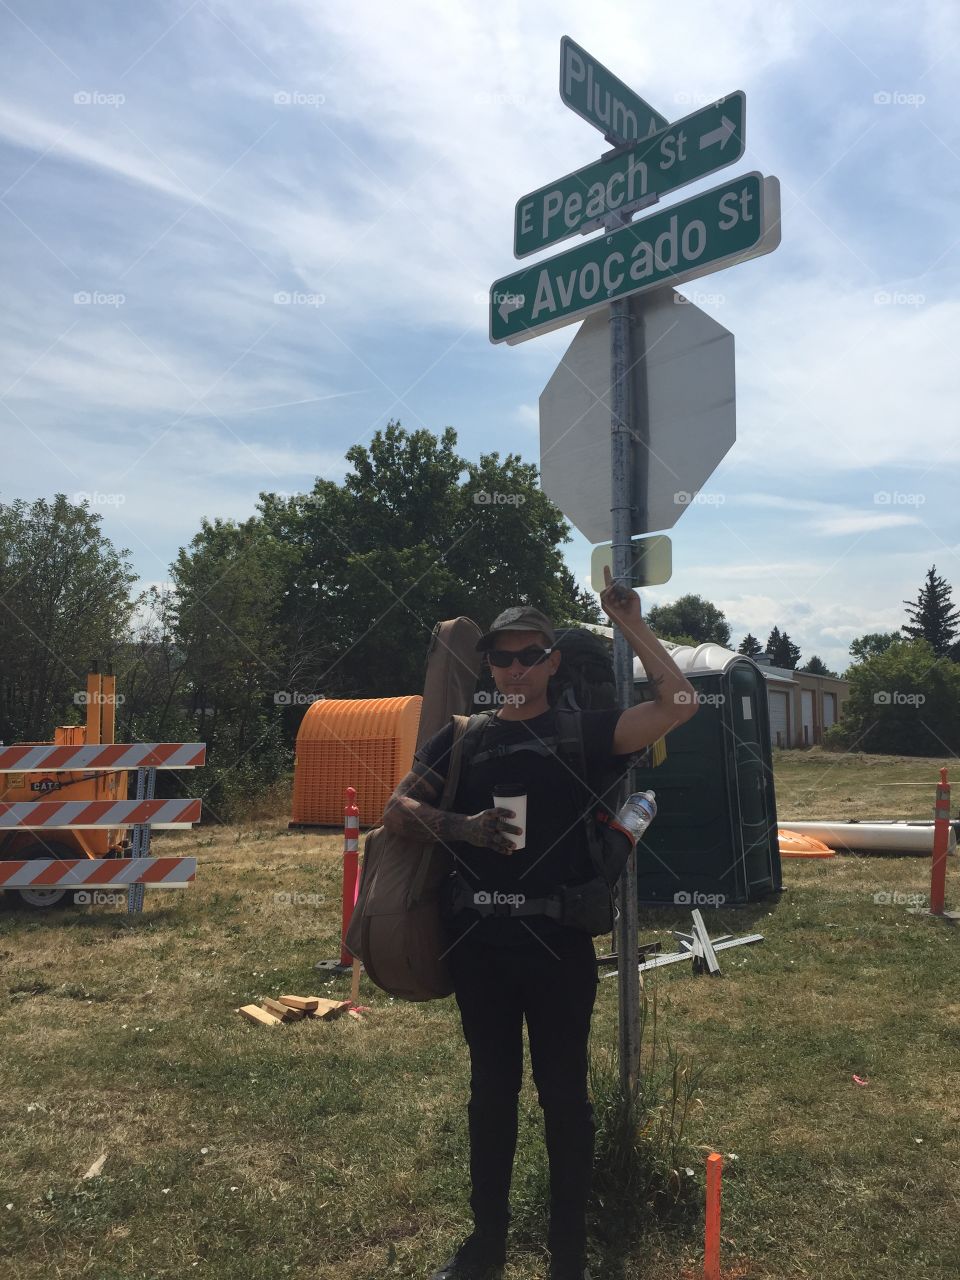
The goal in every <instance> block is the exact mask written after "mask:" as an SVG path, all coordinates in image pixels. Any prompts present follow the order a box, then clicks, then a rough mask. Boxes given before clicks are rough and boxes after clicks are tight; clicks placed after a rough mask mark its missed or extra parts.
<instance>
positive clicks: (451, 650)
mask: <svg viewBox="0 0 960 1280" xmlns="http://www.w3.org/2000/svg"><path fill="white" fill-rule="evenodd" d="M480 634H481V632H480V628H479V627H478V626H477V624H476V623H475V622H473V621H472V620H471V619H470V618H454V619H452V620H451V621H448V622H440V623H438V624H437V626H436V627H435V628H434V632H433V636H432V638H431V641H430V647H429V649H428V651H427V671H426V680H425V683H424V702H423V707H422V710H421V732H420V738H419V740H418V745H419V742H422V741H423V740H424V738H425V737H427V736H429V735H430V734H431V733H433V732H435V729H439V728H442V727H443V725H444V724H446V723H447V722H448V721H449V720H450V718H451V716H452V717H453V722H454V746H453V750H452V751H451V756H450V766H449V769H448V771H447V780H446V784H445V786H444V789H443V794H442V796H441V798H440V800H439V801H438V803H437V806H436V807H437V808H440V809H445V808H449V806H450V805H451V804H452V803H453V798H454V796H455V795H456V791H457V782H458V780H459V776H460V751H461V746H462V734H463V730H464V729H465V728H466V724H467V717H466V716H465V715H459V714H457V713H458V712H464V711H467V710H468V709H469V706H470V701H471V699H472V696H473V691H474V688H475V686H476V681H477V674H478V672H479V669H480V655H479V653H477V650H476V644H477V641H478V640H479V638H480ZM434 726H435V727H434ZM449 866H450V855H449V853H448V851H447V850H446V849H445V848H444V846H443V845H442V844H438V843H437V842H435V841H432V840H416V839H411V838H410V837H407V836H398V835H395V834H394V833H393V832H390V831H387V830H385V829H384V828H383V827H382V826H380V827H376V828H374V830H372V831H370V832H369V833H368V834H367V836H366V839H365V840H364V845H363V863H362V866H361V870H360V882H359V885H358V887H357V901H356V905H355V906H354V909H353V914H352V916H351V918H350V924H349V926H348V927H347V931H346V934H345V935H344V939H343V941H344V945H345V946H346V948H347V950H348V951H349V952H350V953H351V955H354V956H357V957H359V958H360V959H361V960H362V961H363V967H364V969H365V970H366V973H367V976H368V977H369V978H370V980H371V981H372V982H373V983H375V984H376V986H378V987H380V989H381V990H382V991H386V992H388V993H389V994H390V995H393V996H397V997H398V998H399V999H401V1000H437V999H440V998H441V997H443V996H448V995H450V993H451V992H452V991H453V981H452V979H451V977H450V973H449V970H448V967H447V963H446V959H445V952H446V950H447V947H448V946H449V943H448V941H447V940H445V938H444V924H443V919H442V915H441V905H440V898H439V894H440V890H441V888H442V887H443V886H444V885H445V884H446V881H447V878H448V874H449Z"/></svg>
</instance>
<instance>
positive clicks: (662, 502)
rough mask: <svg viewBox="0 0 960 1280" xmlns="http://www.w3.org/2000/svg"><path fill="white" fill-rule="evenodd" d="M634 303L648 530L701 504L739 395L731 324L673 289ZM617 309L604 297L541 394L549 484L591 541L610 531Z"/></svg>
mask: <svg viewBox="0 0 960 1280" xmlns="http://www.w3.org/2000/svg"><path fill="white" fill-rule="evenodd" d="M631 305H632V308H634V309H635V314H637V313H639V314H642V317H643V333H644V346H645V349H646V357H645V364H646V396H647V412H648V415H649V422H650V431H649V454H648V469H647V502H646V508H647V518H646V520H645V521H642V522H640V521H636V520H635V521H634V526H633V529H632V533H633V534H641V533H651V532H653V531H656V530H660V529H670V528H672V527H673V526H674V525H675V524H676V523H677V521H678V520H679V519H680V517H681V516H682V515H683V513H684V511H686V509H687V507H688V506H690V505H691V504H695V501H696V495H697V492H698V491H699V490H700V489H701V488H702V486H703V485H704V484H706V482H707V480H709V478H710V476H711V475H712V474H713V472H714V470H715V469H716V467H717V466H718V465H719V463H720V461H721V459H722V458H723V456H724V455H725V454H726V452H727V450H728V449H729V448H730V446H731V445H732V444H733V443H734V441H735V439H736V435H737V426H736V399H735V380H734V359H733V334H732V333H730V331H729V330H728V329H725V328H724V327H723V325H721V324H717V322H716V320H714V319H712V317H710V316H708V315H707V314H706V312H704V311H701V310H700V308H699V307H696V306H694V304H693V303H692V302H688V301H687V300H686V298H684V297H683V296H682V294H679V293H677V291H676V290H675V289H657V290H654V291H653V292H651V293H647V294H643V295H640V296H638V297H635V298H633V299H632V302H631ZM609 317H610V308H609V307H606V308H604V309H603V310H602V311H597V312H594V314H593V315H591V316H588V317H587V319H586V320H584V322H583V323H582V324H581V326H580V329H579V331H578V333H577V336H576V337H575V338H574V340H573V342H572V343H571V344H570V346H569V347H568V348H567V350H566V351H565V352H564V354H563V357H562V359H561V360H560V364H559V366H558V368H557V370H556V372H555V373H554V374H553V377H552V378H551V379H550V381H549V382H548V383H547V385H546V386H545V387H544V389H543V393H542V394H541V396H540V483H541V486H542V488H543V491H544V493H546V494H547V495H548V496H549V497H550V498H552V499H553V501H554V502H555V503H556V504H557V506H558V507H559V508H560V510H561V511H562V512H563V514H564V515H565V516H566V517H567V519H568V520H570V521H572V522H573V524H574V525H576V527H577V528H578V529H579V530H580V532H581V533H582V534H584V536H585V537H587V538H589V540H590V541H591V542H593V543H598V542H608V541H609V540H610V538H611V536H612V519H611V515H610V503H611V493H610V332H609V330H610V325H609ZM635 354H636V353H635ZM638 381H639V379H638ZM634 394H635V395H636V394H639V388H635V390H634ZM639 447H641V446H639V445H637V446H635V449H636V448H639ZM634 485H635V487H636V486H637V485H638V481H637V480H635V481H634Z"/></svg>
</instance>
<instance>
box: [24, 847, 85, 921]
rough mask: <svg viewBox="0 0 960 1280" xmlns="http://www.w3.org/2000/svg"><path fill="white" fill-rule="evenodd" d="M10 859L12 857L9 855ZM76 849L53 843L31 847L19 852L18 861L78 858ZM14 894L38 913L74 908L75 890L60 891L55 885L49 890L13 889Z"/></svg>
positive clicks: (41, 887) (38, 887) (39, 887)
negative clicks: (52, 909) (56, 908)
mask: <svg viewBox="0 0 960 1280" xmlns="http://www.w3.org/2000/svg"><path fill="white" fill-rule="evenodd" d="M7 856H8V857H9V856H10V855H7ZM76 856H77V851H76V849H71V848H69V846H67V845H65V844H59V843H57V842H56V841H51V842H50V843H49V844H36V845H31V846H30V847H29V848H27V849H21V850H18V852H17V854H16V857H17V860H18V861H20V860H23V859H29V858H76ZM11 892H12V893H15V894H17V896H18V897H19V899H20V901H21V903H22V904H23V905H24V906H26V907H32V908H33V909H34V910H37V911H47V910H49V909H50V908H51V907H71V906H73V895H74V892H75V890H73V889H58V888H57V887H56V886H55V885H51V886H50V887H49V888H46V887H45V886H42V885H38V886H36V887H33V888H30V889H13V890H11Z"/></svg>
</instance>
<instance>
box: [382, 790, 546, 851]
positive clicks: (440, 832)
mask: <svg viewBox="0 0 960 1280" xmlns="http://www.w3.org/2000/svg"><path fill="white" fill-rule="evenodd" d="M431 779H439V774H436V773H434V772H433V770H430V772H429V773H423V772H417V770H416V769H412V770H411V771H410V772H409V773H408V774H406V775H405V776H404V777H403V778H401V779H400V781H399V783H398V784H397V789H396V791H394V793H393V795H392V796H391V797H390V799H389V800H388V801H387V807H386V809H385V810H384V813H383V825H384V826H385V827H386V828H387V830H388V831H393V832H395V833H396V834H397V835H402V836H409V837H410V839H412V840H443V841H445V842H446V841H451V840H462V841H463V842H464V843H465V844H473V845H476V846H477V847H478V848H485V849H495V850H496V851H497V852H498V853H507V854H510V853H513V848H512V846H511V845H510V842H509V840H508V839H507V835H508V834H512V835H520V834H521V828H520V827H514V826H511V825H510V823H509V821H508V819H510V818H513V817H515V816H516V815H515V814H514V812H513V810H512V809H484V810H483V812H482V813H474V814H466V813H450V812H449V811H447V810H445V809H437V808H435V807H434V806H435V804H436V802H437V800H439V798H440V792H441V786H439V785H436V784H435V783H434V782H433V781H431ZM440 781H441V783H442V779H441V780H440Z"/></svg>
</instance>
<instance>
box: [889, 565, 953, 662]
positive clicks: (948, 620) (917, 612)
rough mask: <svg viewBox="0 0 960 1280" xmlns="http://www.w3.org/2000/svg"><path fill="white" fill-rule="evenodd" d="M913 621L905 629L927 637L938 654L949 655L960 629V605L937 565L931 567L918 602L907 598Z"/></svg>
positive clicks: (916, 636)
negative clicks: (956, 605)
mask: <svg viewBox="0 0 960 1280" xmlns="http://www.w3.org/2000/svg"><path fill="white" fill-rule="evenodd" d="M903 603H904V604H905V605H906V606H907V613H908V614H909V616H910V622H905V623H904V624H903V627H902V630H903V631H905V632H906V634H907V635H908V636H909V637H910V639H911V640H926V641H927V643H928V644H929V645H930V647H931V648H932V649H933V651H934V653H935V654H936V655H937V657H938V658H943V657H946V656H947V655H948V654H949V653H950V651H951V647H952V644H953V640H954V638H955V636H956V634H957V632H958V631H960V621H958V620H960V609H956V608H954V604H953V599H952V597H951V592H950V584H949V583H948V582H946V581H945V579H943V578H941V577H940V576H939V574H938V573H937V566H936V565H932V566H931V567H930V568H929V569H928V570H927V580H926V582H925V583H924V585H923V586H922V587H921V588H920V593H919V595H918V596H917V599H916V601H915V602H911V601H910V600H904V602H903Z"/></svg>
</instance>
